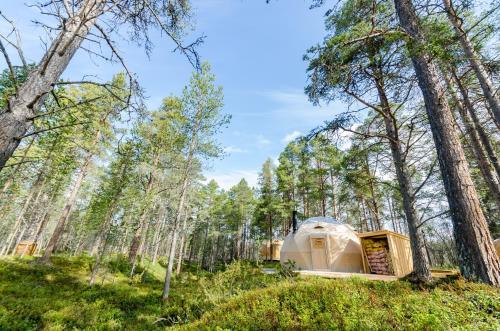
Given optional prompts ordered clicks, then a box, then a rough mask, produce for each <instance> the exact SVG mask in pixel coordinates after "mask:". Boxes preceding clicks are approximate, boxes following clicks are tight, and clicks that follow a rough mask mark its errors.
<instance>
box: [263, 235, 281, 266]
mask: <svg viewBox="0 0 500 331" xmlns="http://www.w3.org/2000/svg"><path fill="white" fill-rule="evenodd" d="M282 246H283V240H278V239H274V240H273V242H272V244H271V245H269V240H266V241H265V242H263V243H262V246H260V257H261V258H263V259H264V260H268V261H279V260H280V253H281V247H282Z"/></svg>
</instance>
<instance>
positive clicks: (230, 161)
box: [0, 0, 346, 188]
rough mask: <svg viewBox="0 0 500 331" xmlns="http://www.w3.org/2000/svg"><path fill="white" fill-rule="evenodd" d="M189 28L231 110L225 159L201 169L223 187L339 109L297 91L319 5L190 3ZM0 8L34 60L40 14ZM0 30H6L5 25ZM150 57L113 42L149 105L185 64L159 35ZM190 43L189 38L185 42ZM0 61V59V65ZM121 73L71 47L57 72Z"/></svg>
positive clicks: (235, 0) (16, 4)
mask: <svg viewBox="0 0 500 331" xmlns="http://www.w3.org/2000/svg"><path fill="white" fill-rule="evenodd" d="M192 3H193V7H194V13H195V29H194V31H192V37H191V38H194V36H199V35H206V40H205V43H204V44H203V45H202V46H201V47H200V48H199V52H200V54H201V56H202V59H203V60H205V61H208V62H210V63H211V65H212V70H213V72H214V73H215V74H216V76H217V82H218V84H220V85H222V86H223V87H224V100H225V106H224V112H226V113H228V114H231V115H232V121H231V124H230V126H229V127H228V128H227V129H225V131H224V132H223V133H222V134H221V136H220V141H221V143H222V145H223V146H225V148H226V152H227V154H228V155H227V156H226V157H225V158H224V159H222V160H216V161H214V162H212V164H211V165H210V168H209V169H207V170H206V171H205V175H206V177H207V178H209V179H215V180H216V181H217V182H219V184H220V185H221V186H222V187H224V188H229V187H230V186H231V185H234V184H236V183H237V182H238V181H239V180H240V179H241V178H242V177H244V178H246V179H247V180H248V181H249V183H250V184H252V185H255V183H256V180H257V174H258V172H259V171H260V168H261V165H262V163H263V162H264V161H265V159H266V158H268V157H271V158H273V159H275V158H276V157H277V156H278V155H279V153H280V152H281V151H282V149H283V148H284V146H285V145H286V142H287V141H289V140H291V139H292V138H294V137H296V136H297V135H299V134H300V133H307V132H308V131H309V130H310V129H312V128H314V127H315V126H317V125H320V124H321V123H322V122H323V121H324V120H327V119H330V118H332V117H333V116H334V114H337V113H339V112H341V111H343V110H345V108H346V106H345V105H343V104H341V103H336V104H332V105H330V106H328V107H322V108H318V107H313V106H312V105H311V104H310V103H309V102H308V100H307V98H306V97H305V95H304V93H303V89H304V86H305V85H306V84H307V80H306V71H305V70H306V65H307V64H306V63H305V62H304V61H303V60H302V56H303V55H304V53H305V51H306V50H307V48H309V47H310V46H312V45H314V44H316V43H317V42H320V41H321V40H322V39H323V37H324V35H325V31H324V24H323V13H324V10H325V9H324V8H320V9H314V10H309V5H310V1H305V0H274V1H272V3H271V4H266V3H265V0H194V1H192ZM0 9H1V10H2V12H4V14H6V15H7V16H8V17H11V18H14V19H15V21H16V23H17V25H18V27H19V29H20V31H21V34H22V35H21V37H22V41H23V45H24V48H25V53H26V56H27V57H28V58H29V59H30V60H32V61H35V62H38V61H39V60H40V57H41V54H42V47H41V45H42V44H41V42H40V37H42V38H43V36H44V35H45V34H44V32H43V31H42V30H40V29H39V28H37V27H36V26H35V25H34V24H33V23H31V22H30V20H31V19H35V18H39V14H38V12H37V11H36V9H31V8H27V7H26V6H25V5H24V2H23V1H4V2H3V3H2V4H1V5H0ZM0 31H2V32H6V31H7V26H6V24H5V22H2V23H0ZM152 40H153V42H154V44H155V47H154V49H153V52H152V54H151V57H150V58H149V59H148V57H147V56H146V54H145V52H144V51H143V50H142V49H141V48H139V47H137V45H135V44H132V43H130V42H128V41H127V39H126V36H123V38H121V39H118V45H119V49H120V50H121V53H122V55H123V56H124V58H125V59H126V60H127V62H128V65H129V67H130V68H131V70H132V71H133V72H135V73H136V74H137V76H138V78H139V82H140V83H141V85H142V87H143V88H144V89H145V91H146V95H147V96H148V100H147V104H148V106H149V107H150V108H152V109H154V108H156V107H158V106H159V105H160V102H161V100H162V98H163V97H165V96H168V95H170V94H178V93H180V91H181V90H182V87H183V86H184V85H185V84H186V83H187V82H188V79H189V77H190V75H191V70H192V68H191V67H190V65H189V63H188V62H187V60H186V59H185V58H184V57H183V56H182V55H180V54H178V53H172V49H173V45H172V43H171V42H170V41H169V40H168V39H167V38H163V37H162V36H161V35H160V34H159V33H154V34H153V35H152ZM187 40H189V38H188V39H187ZM3 67H5V63H4V62H1V64H0V68H2V69H3ZM118 70H120V67H119V66H118V65H112V64H109V63H103V62H101V61H99V60H98V59H95V58H89V56H88V55H87V54H86V53H84V52H78V53H77V55H76V57H75V58H74V60H73V61H72V62H71V64H70V65H69V66H68V68H67V70H66V72H65V73H64V75H63V77H64V78H66V79H71V80H78V79H82V78H83V76H84V75H86V74H93V75H95V76H96V77H98V78H99V79H102V80H105V79H109V78H110V77H111V76H112V75H113V74H114V73H116V72H117V71H118Z"/></svg>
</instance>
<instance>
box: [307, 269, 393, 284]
mask: <svg viewBox="0 0 500 331" xmlns="http://www.w3.org/2000/svg"><path fill="white" fill-rule="evenodd" d="M298 273H299V275H300V276H318V277H323V278H349V277H360V278H364V279H369V280H382V281H385V282H393V281H395V280H398V277H396V276H388V275H373V274H360V273H353V272H334V271H317V270H300V271H298Z"/></svg>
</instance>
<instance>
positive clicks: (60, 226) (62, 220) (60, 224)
mask: <svg viewBox="0 0 500 331" xmlns="http://www.w3.org/2000/svg"><path fill="white" fill-rule="evenodd" d="M92 156H93V154H92V153H89V154H88V155H87V157H86V158H85V161H84V163H83V165H82V167H81V168H80V173H79V174H78V177H77V179H76V181H75V185H74V186H73V189H72V190H71V193H70V195H69V198H68V201H67V202H66V205H65V206H64V208H63V210H62V213H61V216H60V217H59V220H58V221H57V225H56V228H55V229H54V232H53V233H52V236H51V237H50V240H49V243H48V245H47V247H46V248H45V252H44V254H43V256H42V257H41V259H40V262H43V263H46V262H49V259H50V256H51V255H52V253H53V252H54V250H55V248H56V245H57V243H58V242H59V239H60V238H61V235H62V234H63V232H64V227H65V225H66V221H67V220H68V218H69V216H70V214H71V209H72V208H73V206H74V204H75V201H76V197H77V195H78V191H80V187H81V186H82V183H83V179H84V178H85V175H86V174H87V170H88V167H89V165H90V161H91V160H92Z"/></svg>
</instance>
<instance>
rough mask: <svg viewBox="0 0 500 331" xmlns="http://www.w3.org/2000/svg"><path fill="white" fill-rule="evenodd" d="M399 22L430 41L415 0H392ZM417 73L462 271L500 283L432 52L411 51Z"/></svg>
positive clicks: (417, 39)
mask: <svg viewBox="0 0 500 331" xmlns="http://www.w3.org/2000/svg"><path fill="white" fill-rule="evenodd" d="M394 3H395V7H396V11H397V14H398V16H399V21H400V23H401V26H402V27H403V29H404V30H405V31H406V33H407V34H408V35H409V37H410V38H412V39H413V40H412V42H413V43H414V44H415V46H417V47H416V48H417V49H421V48H420V47H421V46H423V45H425V44H426V43H427V42H426V40H425V37H424V35H423V32H422V31H421V27H420V23H419V19H418V17H417V14H416V12H415V8H414V6H413V3H412V2H411V0H394ZM411 59H412V62H413V66H414V68H415V73H416V75H417V79H418V83H419V86H420V89H421V90H422V94H423V96H424V102H425V108H426V111H427V116H428V119H429V123H430V126H431V131H432V135H433V138H434V142H435V145H436V149H437V154H438V159H439V165H440V168H441V175H442V178H443V182H444V187H445V190H446V195H447V198H448V203H449V206H450V212H451V218H452V222H453V232H454V236H455V241H456V245H457V250H458V256H459V260H460V269H461V272H462V274H463V275H464V277H466V278H467V279H471V280H480V281H483V282H485V283H489V284H493V285H500V261H499V259H498V257H497V255H496V252H495V248H494V247H493V241H492V239H491V236H490V233H489V231H488V225H487V223H486V219H485V217H484V214H483V212H482V210H481V206H480V204H479V199H478V196H477V193H476V190H475V188H474V183H473V182H472V178H471V176H470V172H469V167H468V164H467V160H466V159H465V155H464V151H463V148H462V145H461V143H460V140H459V137H458V135H457V132H456V129H455V126H454V123H453V119H452V114H451V110H450V107H449V105H448V101H447V100H446V97H445V93H444V89H443V88H442V86H441V85H440V83H439V76H438V74H437V69H436V66H435V64H434V61H433V59H432V57H431V56H430V55H429V54H426V53H425V52H423V51H420V52H417V53H412V56H411Z"/></svg>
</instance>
